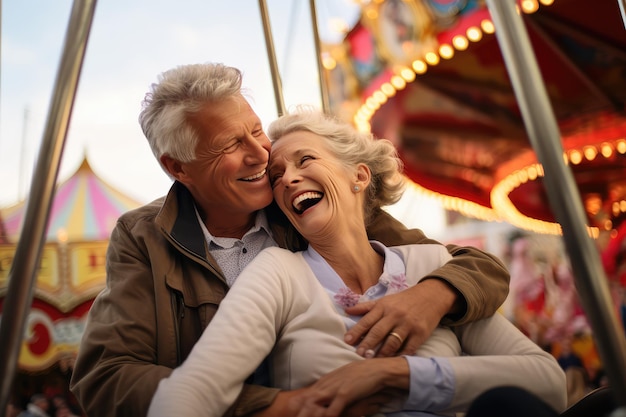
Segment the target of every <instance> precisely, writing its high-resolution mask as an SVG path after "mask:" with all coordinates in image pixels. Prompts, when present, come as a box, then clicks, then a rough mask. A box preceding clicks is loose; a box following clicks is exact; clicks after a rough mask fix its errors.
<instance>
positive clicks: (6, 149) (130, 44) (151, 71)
mask: <svg viewBox="0 0 626 417" xmlns="http://www.w3.org/2000/svg"><path fill="white" fill-rule="evenodd" d="M0 1H1V3H0V4H1V6H2V26H1V33H0V35H1V49H0V178H2V180H0V181H1V182H0V183H1V185H0V207H6V206H11V205H14V204H16V203H17V202H19V201H21V200H23V199H24V198H25V196H26V195H27V194H28V189H29V187H30V184H31V181H32V175H31V174H32V171H33V169H34V167H35V165H36V160H37V157H38V153H39V147H40V144H41V141H42V135H43V131H44V128H45V124H46V120H47V117H48V109H49V105H50V99H51V95H52V91H53V88H54V82H55V78H56V75H57V69H58V66H59V60H60V56H61V53H62V48H63V45H64V40H65V36H66V29H67V25H68V21H69V16H70V10H71V8H72V5H73V2H72V1H70V0H54V1H51V0H4V1H2V0H0ZM315 3H316V11H317V17H318V31H319V34H320V38H321V41H322V42H328V43H337V42H340V41H341V39H342V38H343V34H342V33H341V32H340V31H338V30H337V29H336V27H337V24H336V22H337V21H341V22H344V23H345V24H346V25H347V26H348V27H351V26H352V25H354V23H355V22H356V20H357V19H358V16H359V7H358V5H357V4H356V3H354V2H353V1H351V0H317V1H316V2H315ZM266 4H267V9H268V12H269V18H270V22H271V25H272V28H271V30H272V35H273V39H274V48H275V51H276V58H277V62H278V69H279V71H280V74H281V81H282V87H283V95H284V102H285V105H286V107H287V108H290V107H291V106H294V105H297V104H310V105H314V106H317V107H321V99H320V89H319V77H318V73H317V61H316V58H315V43H314V40H313V29H312V26H311V24H312V22H311V17H310V2H309V1H308V0H267V1H266ZM202 62H223V63H225V64H227V65H231V66H235V67H238V68H239V69H241V70H242V72H243V74H244V81H243V84H244V88H245V89H246V90H247V91H248V93H249V96H250V97H251V98H252V103H251V104H252V106H253V108H254V110H255V111H256V112H257V113H258V114H259V116H260V118H261V120H262V121H263V124H264V126H266V127H267V125H268V124H269V123H270V122H271V121H272V120H273V119H274V118H276V117H277V111H276V108H277V107H276V103H275V101H274V90H273V84H272V78H271V72H270V65H269V61H268V57H267V49H266V44H265V38H264V34H263V26H262V20H261V14H260V8H259V2H258V1H257V0H229V1H223V0H176V1H174V0H133V1H127V0H106V1H99V2H98V3H97V5H96V11H95V16H94V20H93V24H92V27H91V32H90V37H89V42H88V45H87V51H86V55H85V59H84V62H83V67H82V72H81V77H80V80H79V85H78V90H77V94H76V99H75V102H74V109H73V113H72V117H71V121H70V126H69V131H68V135H67V138H66V142H65V146H64V152H63V158H62V162H61V167H60V172H59V176H58V181H63V180H65V179H67V178H68V177H69V176H70V175H72V174H73V173H74V172H75V170H76V169H77V168H78V167H79V166H80V164H81V162H82V160H83V158H84V157H87V158H88V161H89V163H90V165H91V167H92V169H93V170H94V172H95V173H96V174H97V175H98V176H100V177H101V178H102V179H103V180H105V181H106V182H107V183H109V184H110V185H112V186H113V187H115V188H117V189H118V190H120V191H121V192H123V193H124V194H126V195H128V196H129V197H131V198H133V199H135V200H137V201H138V202H140V203H147V202H149V201H151V200H153V199H155V198H158V197H160V196H162V195H164V194H165V193H166V192H167V190H168V189H169V186H170V180H169V178H168V177H167V176H166V175H165V173H163V171H162V170H161V168H160V166H159V164H158V162H157V161H156V159H155V158H154V156H153V155H152V153H151V151H150V148H149V146H148V143H147V141H146V139H145V137H144V136H143V133H142V132H141V129H140V127H139V123H138V122H137V117H138V114H139V111H140V109H141V100H142V99H143V97H144V95H145V93H146V92H147V91H148V89H149V87H150V84H152V83H153V82H156V80H157V76H158V74H159V73H161V72H163V71H166V70H168V69H170V68H173V67H175V66H178V65H182V64H188V63H202ZM409 200H410V201H409ZM415 204H419V207H420V208H421V210H428V212H429V213H431V214H429V215H428V216H426V217H428V218H427V221H425V222H424V221H420V220H418V218H420V217H424V216H418V215H415V214H416V213H415ZM433 210H434V212H433ZM390 211H391V212H392V214H394V215H396V217H399V218H401V220H403V221H404V222H405V223H407V224H408V225H409V226H411V227H420V228H422V229H423V230H424V231H425V232H428V230H429V229H430V230H433V231H435V230H439V229H440V227H441V226H442V224H443V214H439V211H440V209H439V207H438V205H437V203H435V202H432V201H421V200H420V202H419V203H416V202H415V201H414V194H413V189H412V188H411V187H409V189H408V191H407V195H406V197H405V198H404V199H403V204H400V205H398V206H397V207H393V208H391V209H390ZM407 212H409V213H411V214H412V215H411V214H409V217H410V218H409V219H407V218H406V217H407V214H406V213H407ZM433 213H434V214H433Z"/></svg>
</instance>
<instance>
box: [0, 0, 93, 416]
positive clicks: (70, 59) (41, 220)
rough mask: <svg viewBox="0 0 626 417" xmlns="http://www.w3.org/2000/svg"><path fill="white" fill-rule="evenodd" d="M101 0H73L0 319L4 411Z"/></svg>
mask: <svg viewBox="0 0 626 417" xmlns="http://www.w3.org/2000/svg"><path fill="white" fill-rule="evenodd" d="M95 6H96V0H74V4H73V6H72V11H71V14H70V19H69V23H68V27H67V32H66V34H65V45H64V48H63V52H62V55H61V60H60V64H59V68H58V72H57V76H56V81H55V86H54V91H53V95H52V100H51V103H50V108H49V112H48V118H47V121H46V126H45V130H44V135H43V140H42V144H41V148H40V149H39V156H38V158H37V165H36V167H35V172H34V175H33V180H32V184H31V193H30V196H29V198H28V202H27V205H26V214H25V216H24V225H25V227H23V228H22V233H21V236H20V240H19V242H18V244H17V248H16V250H15V256H14V258H13V263H12V265H11V270H10V271H9V287H8V291H7V295H6V297H5V304H4V310H3V312H2V321H0V340H2V343H0V376H1V377H2V387H1V390H0V410H2V411H4V410H6V407H7V404H8V400H9V395H10V394H11V388H12V384H13V380H14V377H15V371H16V368H17V360H18V356H19V348H20V345H21V342H22V335H23V334H24V330H25V327H26V317H27V316H28V313H29V311H30V305H31V303H32V299H33V287H34V284H35V281H36V278H37V267H38V265H39V263H40V261H41V251H42V248H43V244H44V239H45V235H46V228H47V225H48V219H49V217H50V208H51V206H52V199H53V197H54V188H55V184H56V180H57V176H58V173H59V166H60V162H61V157H62V155H63V146H64V144H65V138H66V135H67V128H68V125H69V121H70V116H71V113H72V107H73V104H74V97H75V95H76V89H77V86H78V79H79V77H80V71H81V68H82V63H83V58H84V56H85V50H86V48H87V40H88V38H89V32H90V30H91V23H92V21H93V15H94V11H95Z"/></svg>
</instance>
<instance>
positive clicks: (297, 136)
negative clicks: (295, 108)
mask: <svg viewBox="0 0 626 417" xmlns="http://www.w3.org/2000/svg"><path fill="white" fill-rule="evenodd" d="M269 178H270V183H271V185H272V189H273V191H274V199H275V200H276V203H277V204H278V206H279V207H280V209H281V210H282V211H283V212H284V213H285V215H286V216H287V218H288V219H289V221H290V222H291V223H292V224H293V225H294V226H295V227H296V229H298V231H299V232H300V233H301V234H302V235H303V236H304V237H305V238H306V239H307V240H309V241H314V240H315V239H316V237H318V238H319V237H324V236H328V233H332V232H333V231H336V230H338V229H339V228H340V227H342V225H344V224H345V221H346V220H347V219H351V220H352V221H354V219H355V218H356V219H358V218H361V217H360V216H355V213H360V212H362V209H361V208H360V206H359V203H358V201H357V199H356V198H355V194H354V193H353V192H352V187H353V184H354V179H355V178H356V174H355V173H354V170H350V169H349V168H347V167H346V166H345V165H344V164H343V163H342V162H341V161H340V160H339V159H338V158H337V156H336V155H335V154H334V153H333V152H332V151H331V150H330V149H329V147H328V145H327V142H326V139H325V138H323V137H321V136H319V135H316V134H314V133H311V132H307V131H300V132H292V133H289V134H287V135H285V136H283V137H281V138H280V139H279V140H277V141H276V142H275V143H274V144H273V146H272V153H271V157H270V163H269Z"/></svg>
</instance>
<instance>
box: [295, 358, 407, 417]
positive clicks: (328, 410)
mask: <svg viewBox="0 0 626 417" xmlns="http://www.w3.org/2000/svg"><path fill="white" fill-rule="evenodd" d="M408 389H409V365H408V362H407V361H406V359H405V358H402V357H394V358H375V359H369V360H364V361H357V362H353V363H349V364H347V365H344V366H342V367H341V368H339V369H336V370H335V371H333V372H330V373H328V374H327V375H325V376H323V377H321V378H320V379H319V380H318V381H317V382H315V383H314V384H312V385H311V386H310V387H309V388H308V389H307V390H306V391H305V392H303V393H302V394H301V395H300V396H299V398H298V400H299V401H300V409H299V411H298V414H296V416H297V417H311V416H324V417H339V416H352V415H356V416H362V415H371V414H373V413H376V412H378V411H380V407H381V406H382V405H383V404H385V403H387V402H389V401H390V400H391V399H392V398H393V396H394V395H396V396H397V395H400V394H401V393H402V394H404V395H406V394H407V393H408Z"/></svg>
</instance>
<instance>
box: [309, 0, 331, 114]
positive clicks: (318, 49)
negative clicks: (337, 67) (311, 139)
mask: <svg viewBox="0 0 626 417" xmlns="http://www.w3.org/2000/svg"><path fill="white" fill-rule="evenodd" d="M309 6H310V8H311V27H312V28H313V40H314V41H315V56H316V57H317V60H316V62H317V72H318V74H319V79H320V97H321V98H322V110H323V111H324V113H327V114H329V113H330V110H331V109H330V99H329V96H328V85H327V84H328V83H327V82H326V77H324V65H323V63H322V46H321V40H320V34H319V28H318V26H317V10H316V7H315V0H309Z"/></svg>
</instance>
